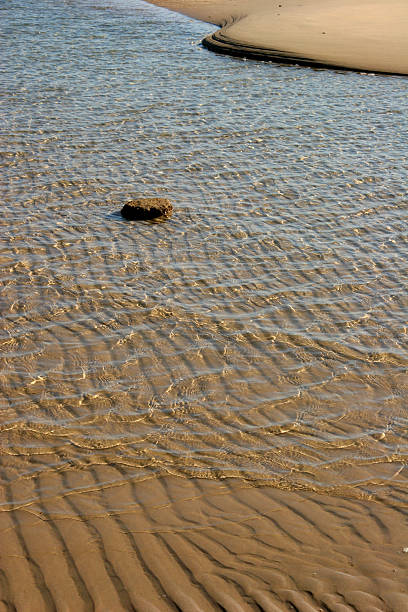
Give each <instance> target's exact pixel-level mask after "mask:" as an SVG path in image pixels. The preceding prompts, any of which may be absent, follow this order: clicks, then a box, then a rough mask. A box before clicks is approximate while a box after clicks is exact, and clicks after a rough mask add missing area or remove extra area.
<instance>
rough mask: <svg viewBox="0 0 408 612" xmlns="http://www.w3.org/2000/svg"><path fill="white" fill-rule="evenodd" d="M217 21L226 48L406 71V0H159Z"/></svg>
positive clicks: (218, 47)
mask: <svg viewBox="0 0 408 612" xmlns="http://www.w3.org/2000/svg"><path fill="white" fill-rule="evenodd" d="M153 4H158V5H160V6H164V7H167V8H169V9H172V10H177V11H179V12H182V13H184V14H186V15H189V16H192V17H195V18H197V19H201V20H203V21H207V22H210V23H214V24H216V25H219V26H220V27H221V30H219V31H218V32H216V33H215V34H213V35H211V36H208V37H207V38H206V39H205V40H204V44H205V45H206V46H207V47H210V48H211V49H213V50H215V51H219V52H222V53H228V54H232V55H240V56H246V57H251V58H258V59H269V60H275V61H280V62H295V63H300V64H309V65H316V66H333V67H340V68H348V69H353V70H361V71H370V72H385V73H395V74H408V35H407V32H408V3H407V2H406V1H405V0H388V1H387V2H385V1H384V0H306V1H303V2H299V0H273V1H270V0H220V1H219V2H214V1H211V0H210V1H207V0H157V1H153Z"/></svg>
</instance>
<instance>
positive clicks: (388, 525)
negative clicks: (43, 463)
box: [0, 465, 408, 612]
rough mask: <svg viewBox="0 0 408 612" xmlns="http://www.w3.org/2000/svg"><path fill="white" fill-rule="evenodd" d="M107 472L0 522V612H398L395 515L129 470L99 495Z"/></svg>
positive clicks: (401, 524)
mask: <svg viewBox="0 0 408 612" xmlns="http://www.w3.org/2000/svg"><path fill="white" fill-rule="evenodd" d="M116 469H117V468H115V467H114V466H108V465H105V466H99V467H98V466H96V467H95V468H94V470H93V474H92V473H91V472H90V471H87V472H83V474H82V476H81V474H80V473H77V474H76V475H74V474H72V475H71V485H73V488H72V491H71V492H70V494H67V495H65V496H56V497H52V496H51V497H50V498H48V499H45V498H44V499H43V500H42V501H41V502H36V503H33V504H26V505H25V507H21V508H19V509H15V510H13V511H12V512H2V513H0V530H1V540H2V545H1V549H0V567H1V574H0V578H1V580H0V598H1V600H2V602H3V603H1V602H0V610H2V611H3V610H4V611H5V610H18V611H19V612H20V611H21V612H43V611H48V610H64V611H67V612H68V611H69V612H70V611H72V612H73V611H75V612H82V611H86V610H92V609H93V610H97V611H108V610H109V611H115V612H119V611H122V610H123V611H124V610H137V611H143V612H144V611H146V612H147V611H149V612H151V611H159V610H160V611H163V612H165V611H170V610H183V611H185V612H190V611H193V610H194V611H197V612H202V611H208V612H211V611H213V610H228V611H231V612H235V611H237V612H238V611H239V612H244V611H249V610H265V611H270V612H278V611H279V612H291V611H293V610H297V611H302V612H319V611H323V610H324V611H326V612H327V611H331V612H355V611H358V612H379V611H381V612H405V611H406V610H407V609H408V592H407V572H408V554H406V553H404V552H403V543H404V540H403V534H406V524H405V520H404V518H405V510H402V509H401V508H397V507H393V506H387V505H385V504H376V503H372V502H369V501H366V502H365V501H361V500H352V499H341V498H336V497H334V498H332V497H329V496H326V495H317V494H313V493H310V492H302V491H297V492H288V491H280V490H278V489H274V488H271V487H253V486H251V484H250V483H246V482H243V481H239V480H235V479H226V480H224V481H211V480H206V479H194V478H191V479H184V478H177V477H173V476H168V477H161V478H158V479H157V478H151V479H150V478H147V479H146V480H145V481H143V482H140V481H139V482H137V483H135V482H133V481H132V474H131V471H130V470H128V473H127V477H128V478H127V480H126V482H125V481H122V484H120V485H119V486H116V487H115V486H113V487H112V486H106V487H105V488H104V489H103V488H102V489H101V488H100V484H99V483H100V482H109V481H111V480H112V479H114V478H115V477H116V476H117V474H115V472H116ZM46 478H47V477H45V479H46ZM48 478H49V483H48V484H49V485H50V486H51V487H52V484H53V483H52V480H55V479H58V478H60V476H58V475H57V474H55V473H54V474H52V473H51V472H50V476H49V477H48ZM67 478H68V479H70V475H69V474H68V476H67ZM72 478H73V479H72ZM74 481H75V482H74ZM26 486H27V487H29V486H30V483H29V482H27V483H26ZM85 488H88V491H87V492H86V491H84V489H85ZM93 489H96V491H97V492H96V493H95V491H93ZM15 493H16V497H17V496H18V495H17V493H18V487H17V489H16V491H15ZM32 493H33V496H35V491H34V490H33V491H32ZM405 544H407V540H406V539H405Z"/></svg>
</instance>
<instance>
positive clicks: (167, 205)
mask: <svg viewBox="0 0 408 612" xmlns="http://www.w3.org/2000/svg"><path fill="white" fill-rule="evenodd" d="M120 212H121V215H122V217H125V219H138V220H146V219H156V218H157V217H169V216H170V215H171V213H172V212H173V206H172V204H171V202H170V200H167V199H166V198H139V199H137V200H131V201H130V202H127V203H126V204H125V205H124V207H123V208H122V210H121V211H120Z"/></svg>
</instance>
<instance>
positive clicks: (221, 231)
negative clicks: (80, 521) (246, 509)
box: [0, 0, 408, 517]
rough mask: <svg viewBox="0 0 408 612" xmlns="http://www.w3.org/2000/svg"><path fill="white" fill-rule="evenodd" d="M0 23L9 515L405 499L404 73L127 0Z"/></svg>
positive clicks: (6, 15) (31, 8) (24, 13)
mask: <svg viewBox="0 0 408 612" xmlns="http://www.w3.org/2000/svg"><path fill="white" fill-rule="evenodd" d="M2 23H3V27H4V30H5V34H6V40H7V44H6V45H5V49H4V54H3V55H4V57H5V59H6V62H5V64H6V71H5V74H4V75H3V79H2V80H3V86H4V91H3V96H2V97H3V106H2V111H1V113H2V117H3V122H4V124H5V129H4V131H3V137H2V146H1V156H2V177H3V178H2V196H3V214H2V219H1V224H2V240H1V258H2V263H3V274H2V290H1V310H2V314H3V320H2V332H1V339H2V340H1V343H2V352H3V354H2V370H1V384H2V389H3V401H4V403H3V408H2V412H1V430H2V434H1V437H2V448H1V456H0V466H1V467H0V469H1V477H2V481H3V484H4V485H5V487H4V491H5V494H4V497H3V500H2V508H3V509H12V508H16V507H20V508H21V507H24V508H30V509H32V511H33V512H36V513H37V514H38V515H41V516H49V517H51V516H58V515H59V514H60V513H63V514H64V516H66V515H69V514H71V513H73V514H75V512H77V509H76V508H75V507H74V506H69V505H68V506H67V507H65V506H64V508H63V509H61V507H60V501H61V499H63V498H64V497H65V496H66V495H68V494H70V493H73V492H77V491H81V492H84V493H86V492H89V493H90V500H91V493H92V492H95V491H99V493H101V492H102V491H103V490H105V489H106V488H109V487H111V486H114V485H115V486H116V485H119V484H120V483H121V482H130V481H131V482H137V481H138V480H142V479H146V478H147V477H156V476H158V475H161V476H162V475H166V474H171V475H181V476H186V475H188V476H196V477H200V478H206V479H220V478H225V477H234V478H243V479H245V480H247V481H253V482H254V483H257V484H273V485H274V486H275V487H278V488H281V489H289V490H296V489H302V490H305V489H306V490H310V491H316V492H325V493H329V494H334V495H345V496H348V497H357V498H366V499H367V498H368V499H377V500H382V501H383V502H384V503H387V504H392V505H394V506H403V505H406V501H407V495H406V493H407V469H406V462H407V425H408V416H407V392H408V379H407V365H408V354H407V311H408V293H407V282H408V266H407V261H408V233H407V223H406V220H407V205H408V196H407V184H408V176H407V175H408V172H407V170H408V163H407V152H408V146H407V142H408V140H407V135H408V134H407V132H408V124H407V119H406V112H405V109H406V102H407V92H408V80H407V79H406V78H404V77H390V76H381V75H371V74H359V73H351V72H345V71H344V72H343V71H334V70H312V69H309V68H299V67H297V66H279V65H274V64H267V63H260V62H259V63H256V62H249V61H242V60H238V59H232V58H227V57H223V56H217V55H214V54H210V53H209V52H207V51H205V50H204V49H202V48H201V46H200V44H199V41H200V39H201V38H202V37H203V36H204V35H205V34H206V33H208V32H210V31H211V30H212V29H213V28H211V26H208V25H207V24H202V23H198V22H194V21H192V20H190V19H187V18H185V17H183V16H180V15H177V14H172V13H169V12H167V11H165V10H162V9H158V8H157V7H152V6H150V5H147V4H144V3H142V2H139V1H138V0H134V1H132V2H121V1H118V2H116V1H115V2H98V1H97V2H89V1H84V2H82V1H79V0H77V1H76V0H75V1H71V2H61V3H55V2H46V1H45V2H44V1H41V2H29V1H20V2H15V1H10V2H8V3H7V5H3V10H2ZM150 195H155V196H166V197H169V198H170V199H171V200H172V202H173V204H174V206H175V212H174V215H173V217H172V218H171V219H170V220H168V221H166V222H163V223H148V222H143V223H137V222H126V221H124V220H123V219H122V218H121V216H120V215H119V214H118V211H119V210H120V208H121V206H122V205H123V203H124V202H126V201H127V200H128V199H130V198H132V197H136V196H150ZM104 466H106V467H108V466H109V471H107V472H106V473H104V472H103V467H104ZM98 470H99V471H98ZM109 499H110V498H108V497H107V498H106V499H105V500H104V505H103V512H110V511H112V512H115V511H119V510H120V509H121V508H122V507H121V506H120V502H119V501H117V503H116V502H114V500H110V501H109ZM89 503H90V505H92V504H93V501H92V500H91V501H90V502H89ZM123 503H124V502H123ZM115 504H116V505H115ZM119 506H120V507H119ZM92 507H93V506H92ZM82 512H85V511H84V510H82ZM95 512H96V510H95Z"/></svg>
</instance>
